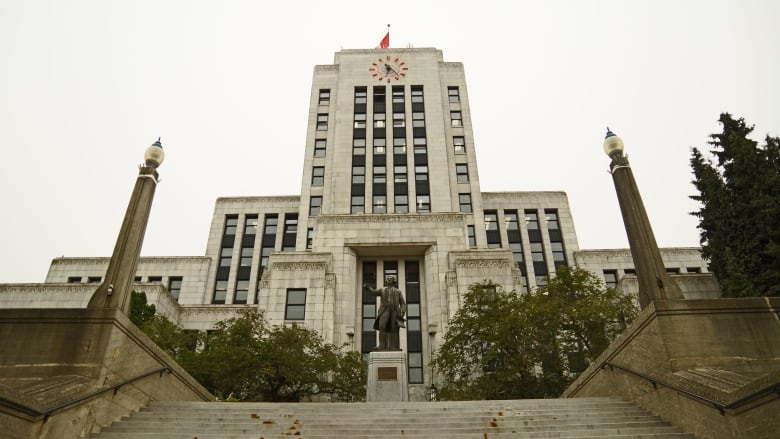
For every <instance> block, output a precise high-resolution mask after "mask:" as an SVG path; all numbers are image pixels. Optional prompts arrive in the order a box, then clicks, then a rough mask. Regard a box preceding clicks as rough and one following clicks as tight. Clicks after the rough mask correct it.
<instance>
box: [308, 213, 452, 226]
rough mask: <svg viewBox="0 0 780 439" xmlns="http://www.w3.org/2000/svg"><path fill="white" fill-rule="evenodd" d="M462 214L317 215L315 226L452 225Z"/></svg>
mask: <svg viewBox="0 0 780 439" xmlns="http://www.w3.org/2000/svg"><path fill="white" fill-rule="evenodd" d="M464 218H465V215H463V214H462V213H422V214H420V213H417V214H415V213H402V214H378V215H372V214H351V215H319V216H317V217H316V221H317V224H364V223H426V222H428V223H454V222H461V223H462V222H463V221H464Z"/></svg>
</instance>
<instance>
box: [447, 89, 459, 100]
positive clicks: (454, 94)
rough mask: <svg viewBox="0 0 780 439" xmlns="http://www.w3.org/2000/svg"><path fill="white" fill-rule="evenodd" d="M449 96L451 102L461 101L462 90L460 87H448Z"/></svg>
mask: <svg viewBox="0 0 780 439" xmlns="http://www.w3.org/2000/svg"><path fill="white" fill-rule="evenodd" d="M447 96H448V97H449V100H450V103H451V104H454V103H457V102H460V90H458V87H447Z"/></svg>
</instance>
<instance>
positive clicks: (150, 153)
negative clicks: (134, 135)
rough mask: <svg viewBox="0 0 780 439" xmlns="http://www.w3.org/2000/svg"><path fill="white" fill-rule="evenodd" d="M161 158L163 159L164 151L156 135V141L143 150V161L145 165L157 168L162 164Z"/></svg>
mask: <svg viewBox="0 0 780 439" xmlns="http://www.w3.org/2000/svg"><path fill="white" fill-rule="evenodd" d="M163 160H165V151H163V149H162V143H160V138H159V137H158V138H157V141H156V142H154V143H152V144H151V145H150V146H149V147H148V148H146V151H145V152H144V162H145V163H146V166H149V167H151V168H155V169H157V167H158V166H160V165H161V164H162V162H163Z"/></svg>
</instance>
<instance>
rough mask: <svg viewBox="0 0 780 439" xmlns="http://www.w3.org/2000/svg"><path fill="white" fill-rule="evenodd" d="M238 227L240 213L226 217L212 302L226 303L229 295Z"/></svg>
mask: <svg viewBox="0 0 780 439" xmlns="http://www.w3.org/2000/svg"><path fill="white" fill-rule="evenodd" d="M237 228H238V215H228V216H226V217H225V228H224V229H223V231H222V243H221V246H220V250H219V264H218V265H217V276H216V284H215V287H214V298H213V299H212V303H215V304H222V303H225V298H226V297H227V282H228V278H229V277H230V265H231V264H232V260H233V245H234V244H235V242H236V229H237Z"/></svg>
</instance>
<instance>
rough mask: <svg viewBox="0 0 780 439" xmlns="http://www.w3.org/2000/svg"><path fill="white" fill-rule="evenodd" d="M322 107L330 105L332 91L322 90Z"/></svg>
mask: <svg viewBox="0 0 780 439" xmlns="http://www.w3.org/2000/svg"><path fill="white" fill-rule="evenodd" d="M320 105H330V89H329V88H321V89H320Z"/></svg>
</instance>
